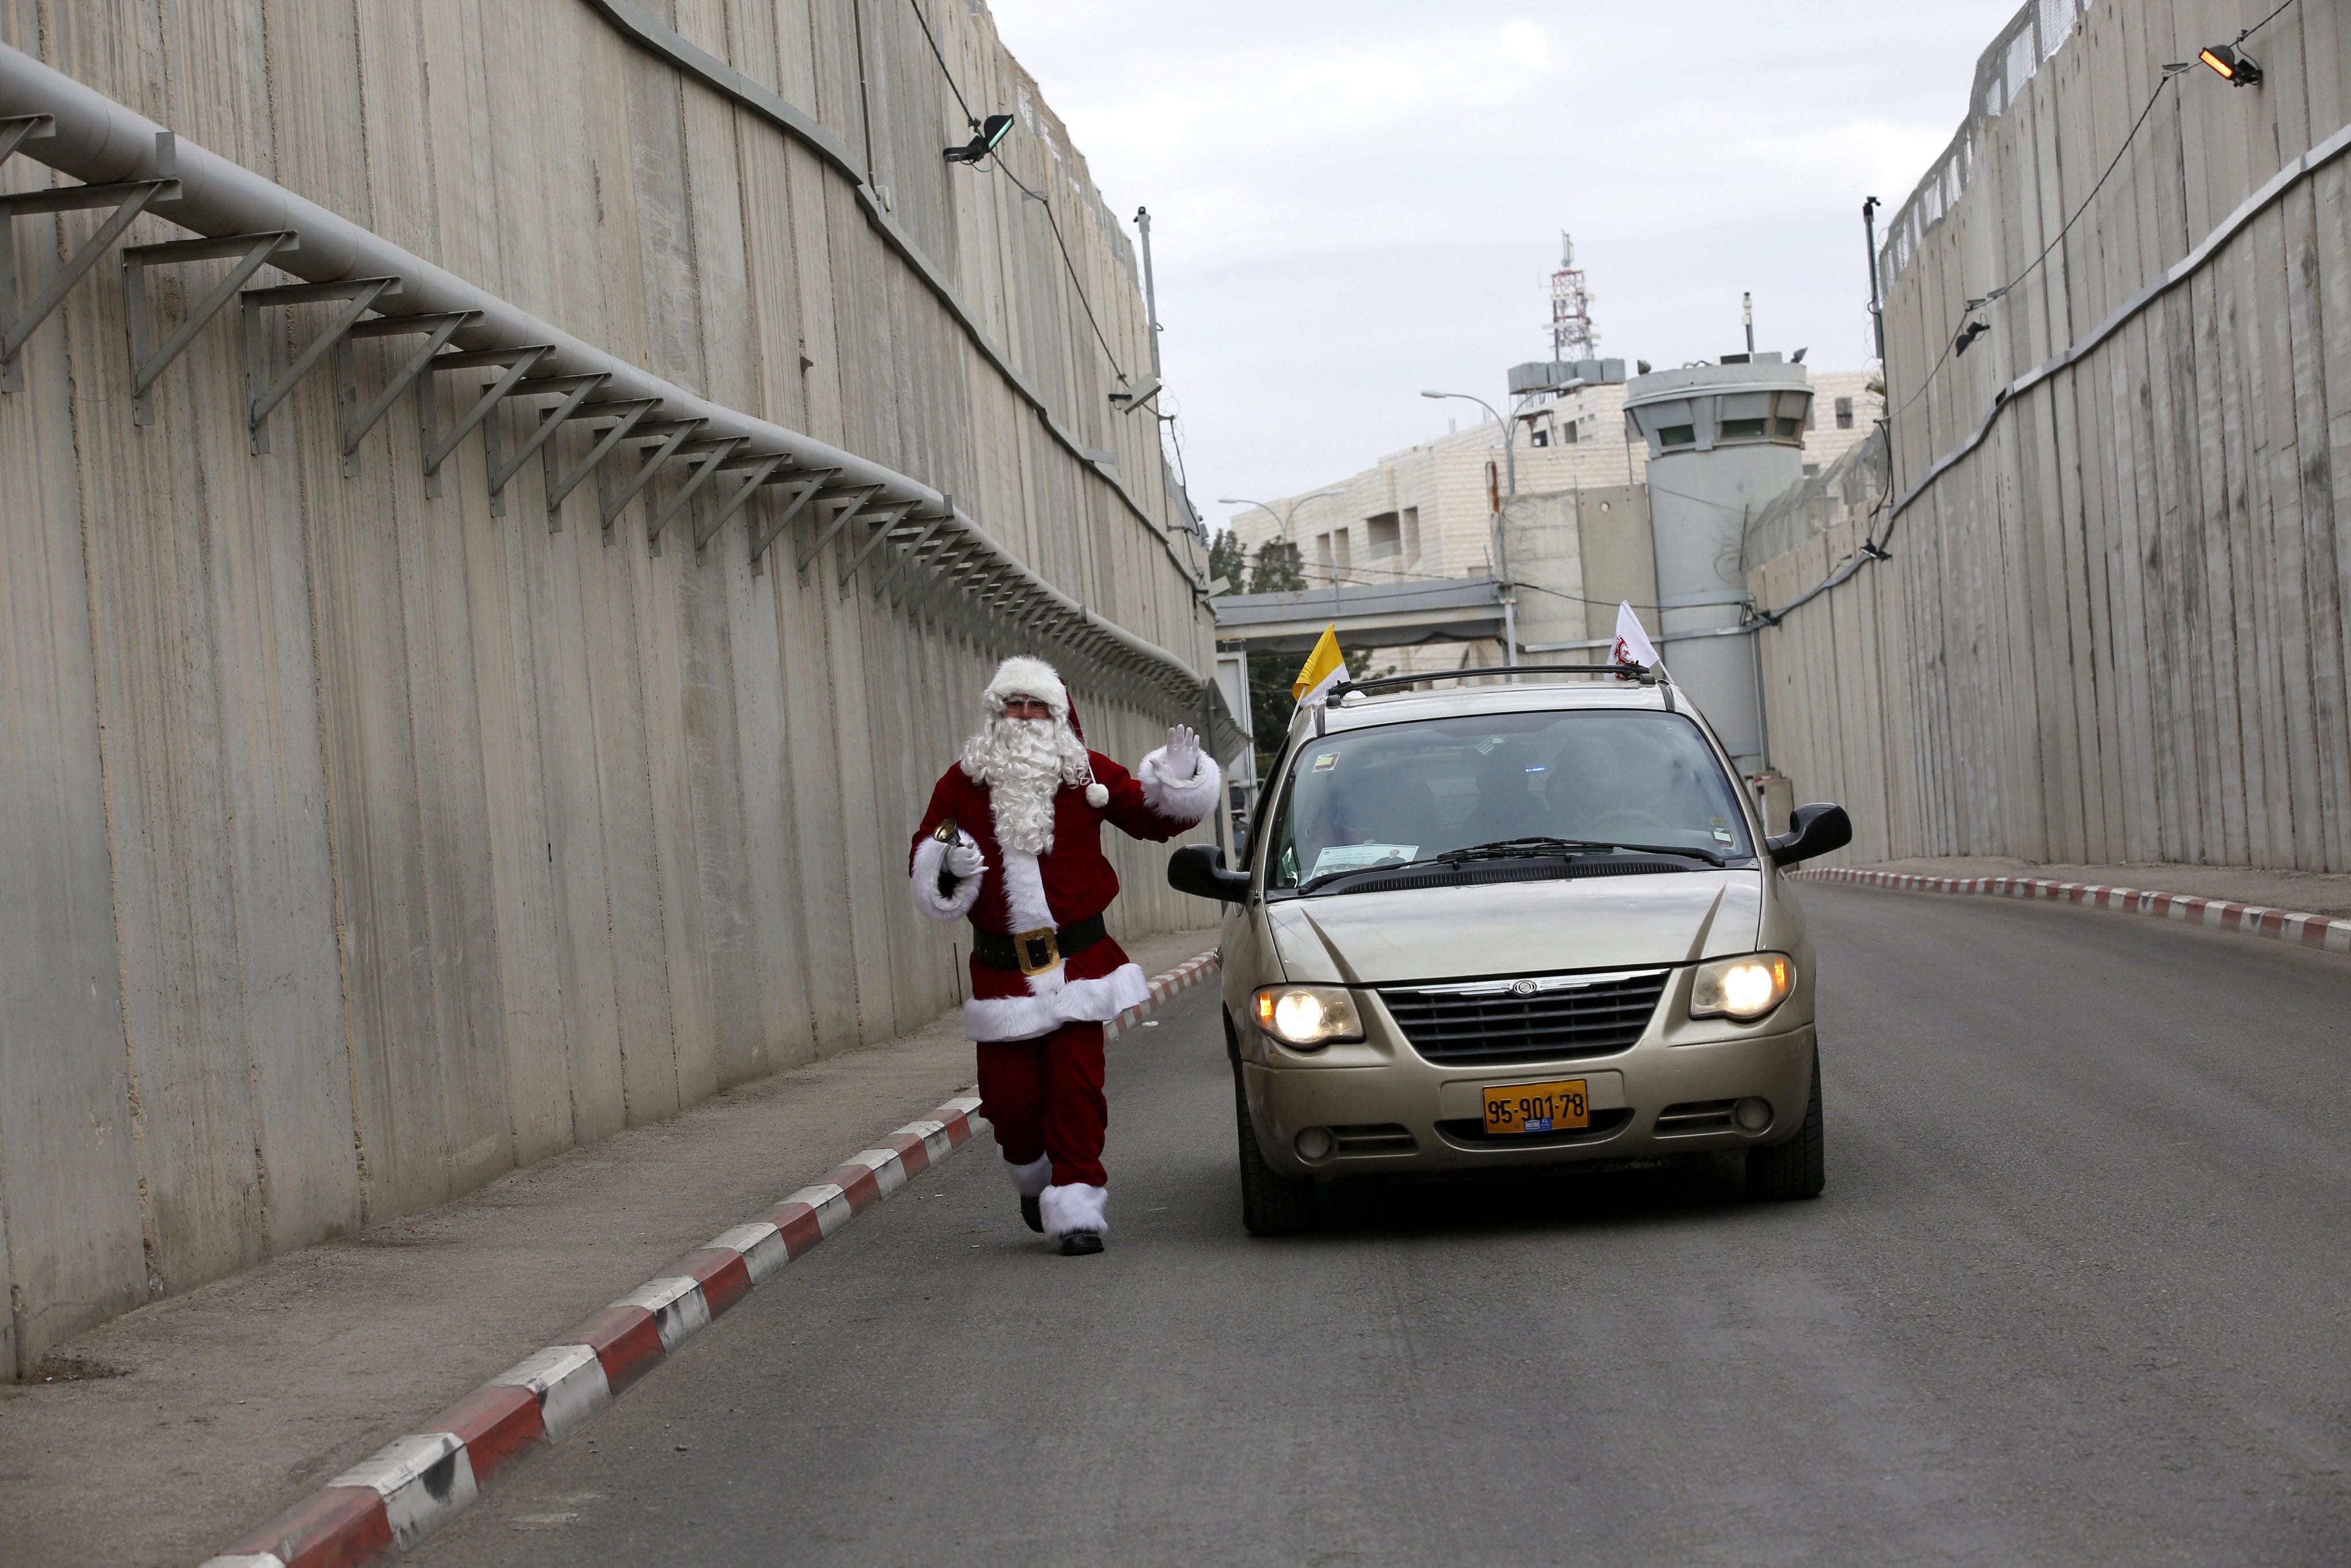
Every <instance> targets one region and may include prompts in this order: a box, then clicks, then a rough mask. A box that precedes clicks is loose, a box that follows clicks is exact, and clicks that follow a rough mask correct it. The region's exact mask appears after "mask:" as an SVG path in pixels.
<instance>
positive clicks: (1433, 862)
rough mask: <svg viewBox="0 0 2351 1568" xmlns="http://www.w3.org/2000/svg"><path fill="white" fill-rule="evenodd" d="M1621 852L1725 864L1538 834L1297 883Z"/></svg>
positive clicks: (1685, 851) (1664, 847) (1707, 853)
mask: <svg viewBox="0 0 2351 1568" xmlns="http://www.w3.org/2000/svg"><path fill="white" fill-rule="evenodd" d="M1619 851H1622V852H1626V853H1631V854H1649V855H1686V856H1687V857H1689V858H1690V859H1692V860H1701V861H1704V862H1706V863H1707V864H1708V865H1711V866H1722V865H1726V864H1728V863H1729V862H1726V861H1725V860H1723V859H1722V857H1721V856H1719V855H1718V854H1716V853H1715V852H1713V851H1711V850H1705V849H1698V848H1694V847H1690V848H1686V847H1682V846H1679V845H1668V844H1625V843H1618V842H1616V841H1614V840H1610V839H1556V838H1551V837H1548V836H1545V835H1541V834H1535V835H1531V836H1529V837H1526V838H1518V839H1494V840H1491V841H1489V842H1486V843H1482V844H1466V845H1464V846H1462V847H1461V848H1460V849H1458V850H1445V851H1442V852H1438V853H1437V854H1433V855H1422V856H1420V857H1419V858H1418V859H1416V860H1408V861H1391V862H1384V863H1382V864H1378V865H1359V866H1350V867H1348V868H1347V869H1346V870H1344V871H1326V872H1324V873H1322V875H1321V876H1318V877H1311V878H1309V879H1308V880H1307V881H1305V882H1302V883H1299V885H1298V891H1299V892H1300V893H1301V894H1307V893H1312V892H1313V891H1314V890H1315V889H1316V888H1319V887H1325V886H1328V885H1329V884H1330V883H1334V882H1337V881H1338V880H1339V879H1340V878H1342V877H1348V876H1368V875H1372V874H1374V873H1384V872H1397V871H1411V870H1415V869H1417V868H1420V867H1424V866H1459V865H1466V864H1468V862H1471V861H1489V860H1525V859H1530V858H1531V857H1533V856H1537V855H1571V856H1573V855H1577V854H1584V853H1595V852H1596V853H1600V854H1614V853H1616V852H1619Z"/></svg>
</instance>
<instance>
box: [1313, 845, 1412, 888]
mask: <svg viewBox="0 0 2351 1568" xmlns="http://www.w3.org/2000/svg"><path fill="white" fill-rule="evenodd" d="M1418 853H1420V846H1419V845H1418V844H1332V846H1331V847H1330V848H1329V849H1327V850H1324V851H1323V852H1322V853H1321V854H1319V855H1316V856H1315V857H1314V869H1313V870H1312V871H1311V872H1308V873H1306V875H1307V878H1308V880H1309V881H1311V880H1312V879H1313V878H1315V877H1318V876H1325V875H1328V874H1329V873H1332V872H1334V871H1362V870H1364V869H1365V868H1366V867H1369V866H1375V865H1384V864H1386V863H1389V862H1397V863H1402V862H1405V861H1408V860H1410V859H1412V857H1413V856H1415V855H1416V854H1418Z"/></svg>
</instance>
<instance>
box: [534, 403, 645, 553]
mask: <svg viewBox="0 0 2351 1568" xmlns="http://www.w3.org/2000/svg"><path fill="white" fill-rule="evenodd" d="M660 406H661V399H659V398H657V397H641V398H628V399H625V400H622V399H615V400H614V401H612V402H591V403H585V404H582V405H581V406H580V408H578V409H576V410H574V411H573V412H572V413H571V414H570V415H569V417H570V418H572V419H576V420H579V421H580V422H581V423H593V422H594V421H596V420H599V419H609V420H611V422H612V424H611V428H610V429H609V430H607V431H605V432H604V434H601V436H599V437H597V439H596V441H595V442H594V444H591V445H590V447H589V449H588V455H587V456H585V457H582V458H581V459H580V461H579V462H578V463H577V464H575V465H572V466H571V467H570V468H569V469H562V468H560V467H559V465H558V464H557V462H556V460H555V443H554V442H552V441H549V443H548V444H546V445H544V446H542V447H540V448H539V449H538V457H539V463H540V465H541V470H542V472H544V473H545V475H546V476H547V531H548V532H549V533H550V534H559V533H561V532H562V531H563V498H564V497H567V496H569V495H570V494H571V492H572V491H573V490H574V489H575V488H577V487H578V486H579V484H580V480H582V479H585V478H586V477H588V476H589V475H590V474H591V473H593V474H594V475H595V476H596V481H597V486H598V488H599V489H600V490H601V489H602V488H603V486H604V459H605V458H607V457H609V456H611V453H612V449H613V448H614V447H616V446H618V445H620V444H621V443H622V442H623V441H625V440H627V439H628V437H629V432H631V431H632V430H634V429H635V428H636V427H637V425H638V423H639V422H641V421H642V420H643V418H644V417H645V415H647V414H649V413H653V410H655V409H657V408H659V407H660ZM553 412H554V411H553V410H551V409H542V410H540V411H539V417H540V418H541V419H546V418H547V417H548V416H549V414H550V413H553ZM556 423H558V424H560V423H561V421H558V422H556Z"/></svg>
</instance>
